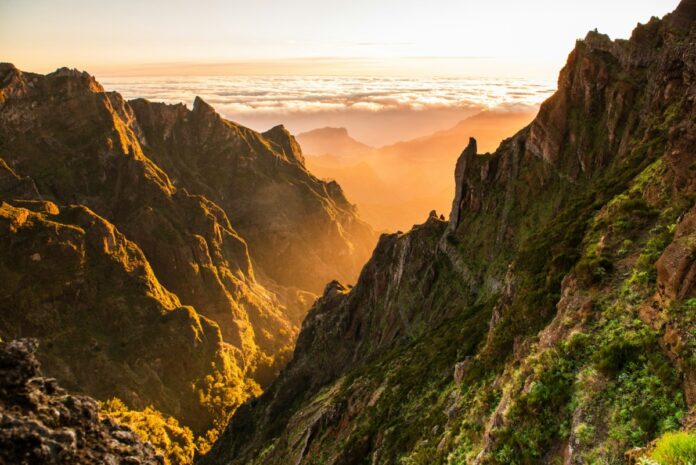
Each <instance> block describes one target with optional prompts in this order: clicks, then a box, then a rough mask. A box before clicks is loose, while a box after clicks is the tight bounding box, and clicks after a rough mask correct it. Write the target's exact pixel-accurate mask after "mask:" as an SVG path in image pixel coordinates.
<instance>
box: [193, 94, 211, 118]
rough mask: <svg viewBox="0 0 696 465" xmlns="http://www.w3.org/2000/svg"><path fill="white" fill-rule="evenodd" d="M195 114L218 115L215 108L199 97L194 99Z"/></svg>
mask: <svg viewBox="0 0 696 465" xmlns="http://www.w3.org/2000/svg"><path fill="white" fill-rule="evenodd" d="M193 112H194V113H197V114H202V115H217V112H216V111H215V108H213V107H212V106H211V105H210V104H209V103H208V102H206V101H205V100H203V99H202V98H200V97H199V96H197V95H196V98H195V99H193Z"/></svg>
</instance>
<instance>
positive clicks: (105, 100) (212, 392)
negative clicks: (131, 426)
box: [0, 64, 376, 435]
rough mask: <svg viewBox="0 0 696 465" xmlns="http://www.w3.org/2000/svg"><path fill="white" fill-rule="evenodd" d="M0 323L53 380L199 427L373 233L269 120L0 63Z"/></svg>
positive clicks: (267, 372) (280, 346)
mask: <svg viewBox="0 0 696 465" xmlns="http://www.w3.org/2000/svg"><path fill="white" fill-rule="evenodd" d="M0 200H1V201H2V203H1V206H0V236H2V241H1V242H0V282H2V283H3V284H2V288H1V289H0V336H1V337H2V338H3V339H6V340H7V339H14V338H18V337H32V338H37V339H38V340H39V341H40V346H39V347H40V348H39V350H38V352H37V356H38V358H39V359H40V360H41V362H42V364H43V369H44V371H45V372H46V373H47V374H48V375H49V376H53V377H56V378H58V380H59V381H60V382H61V384H63V385H64V386H65V387H66V388H68V389H72V390H75V391H78V392H82V393H86V394H89V395H91V396H94V397H96V398H97V399H100V400H107V399H111V398H117V399H119V400H121V401H123V402H124V403H125V405H127V406H128V407H129V408H132V409H136V410H142V409H144V408H146V407H148V406H150V405H151V406H154V407H155V408H156V409H158V410H159V411H161V412H162V413H164V414H166V415H169V416H172V417H174V418H176V419H178V420H179V421H180V422H182V424H183V425H186V426H187V427H190V428H191V429H192V430H193V431H194V432H195V433H196V434H201V435H202V434H204V433H205V431H207V430H210V429H211V428H213V427H214V426H215V425H216V424H217V425H218V426H220V425H221V424H222V423H221V422H224V419H225V418H226V416H227V415H228V414H229V412H231V411H232V410H234V408H235V407H236V406H237V405H239V404H241V403H242V402H243V401H244V400H245V399H246V398H247V397H249V396H250V395H254V394H258V393H259V392H260V389H261V386H265V385H267V384H268V383H269V382H270V381H271V380H272V379H273V378H274V377H275V376H276V375H277V373H278V371H279V370H280V368H281V367H282V366H283V365H284V363H285V362H286V361H287V359H288V357H289V356H290V354H291V351H292V346H293V343H294V339H295V337H296V335H297V331H298V328H299V324H300V322H301V320H302V318H303V316H304V313H305V312H306V311H307V309H308V308H309V305H310V304H311V302H312V300H313V298H314V295H315V293H317V292H319V291H321V289H322V288H323V284H324V282H325V281H329V280H331V279H335V278H340V279H346V280H348V281H351V280H354V279H355V277H356V276H357V273H358V271H359V269H360V266H361V265H362V263H363V262H364V261H365V260H366V259H367V258H368V257H369V254H370V251H371V248H372V247H373V245H374V242H375V241H376V237H375V235H374V232H373V231H372V229H371V228H370V226H368V225H367V224H366V223H365V222H364V221H362V220H361V219H360V217H359V216H358V214H357V212H356V210H355V208H354V207H353V206H352V205H351V204H350V203H349V202H348V201H347V200H346V198H345V196H344V195H343V193H342V191H341V188H340V186H338V185H337V184H336V183H326V182H323V181H320V180H318V179H317V178H316V177H314V176H313V175H312V174H311V173H309V172H308V171H307V169H306V168H305V166H304V162H303V156H302V153H301V151H300V148H299V146H298V144H297V143H296V141H295V140H294V138H293V137H292V136H291V135H290V134H289V133H288V132H287V131H285V130H284V129H283V128H282V127H276V128H273V129H271V130H270V131H268V132H266V133H264V134H259V133H256V132H254V131H251V130H249V129H247V128H244V127H241V126H238V125H236V124H234V123H232V122H229V121H226V120H225V119H223V118H221V117H220V116H219V115H218V114H217V113H216V112H215V111H214V110H213V108H212V107H210V106H209V105H207V104H206V103H205V102H204V101H202V100H201V99H196V100H195V101H194V104H193V108H192V109H188V108H186V107H185V106H184V105H164V104H159V103H151V102H148V101H145V100H136V101H132V102H127V101H125V100H123V99H122V98H121V96H120V95H119V94H118V93H115V92H105V91H104V89H103V88H102V87H101V85H100V84H99V83H98V82H97V81H96V80H95V79H94V78H93V77H92V76H90V75H89V74H87V73H84V72H79V71H76V70H70V69H66V68H63V69H59V70H58V71H56V72H54V73H51V74H47V75H39V74H34V73H27V72H23V71H20V70H18V69H17V68H15V67H14V66H13V65H10V64H2V65H0Z"/></svg>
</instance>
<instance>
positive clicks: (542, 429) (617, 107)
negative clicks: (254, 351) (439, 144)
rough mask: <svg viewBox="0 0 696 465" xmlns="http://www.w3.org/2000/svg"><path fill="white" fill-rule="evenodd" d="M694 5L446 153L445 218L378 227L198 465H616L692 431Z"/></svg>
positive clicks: (595, 40)
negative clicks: (363, 261)
mask: <svg viewBox="0 0 696 465" xmlns="http://www.w3.org/2000/svg"><path fill="white" fill-rule="evenodd" d="M695 23H696V2H694V1H692V0H685V1H683V2H682V3H681V5H680V6H679V7H678V9H677V10H676V11H675V12H673V13H672V14H670V15H668V16H666V17H665V18H663V19H662V20H659V19H656V18H653V19H651V20H650V22H648V23H647V24H645V25H639V26H638V27H637V28H636V30H635V31H634V33H633V35H632V37H631V39H630V40H617V41H611V40H609V38H608V37H606V36H603V35H601V34H598V33H596V32H593V33H590V34H588V36H587V37H586V38H585V39H584V40H582V41H578V43H577V45H576V48H575V50H574V51H573V52H572V53H571V54H570V56H569V58H568V63H567V65H566V66H565V68H564V69H563V70H562V71H561V74H560V77H559V83H558V91H557V92H556V94H555V95H554V96H552V97H551V98H550V99H549V100H548V101H547V102H545V103H544V104H543V105H542V107H541V109H540V112H539V115H538V116H537V117H536V119H535V120H534V121H533V122H532V123H531V125H530V126H528V127H527V128H525V129H523V130H522V131H520V132H519V133H518V134H517V135H515V136H514V137H512V138H511V139H508V140H506V141H505V142H503V143H502V144H501V146H500V147H499V148H498V150H496V152H494V153H492V154H478V153H477V151H476V143H475V141H474V140H472V141H471V142H470V144H469V146H468V147H467V149H466V150H464V152H463V153H462V155H461V157H460V159H459V160H458V162H457V166H456V170H455V182H456V191H455V199H454V202H453V207H452V213H451V215H450V219H449V222H445V221H443V220H440V219H438V218H436V217H435V216H431V217H430V218H429V219H428V220H427V221H426V222H425V223H424V224H423V225H421V226H418V227H416V228H414V229H413V230H411V231H410V232H408V233H406V234H396V235H387V236H383V237H382V238H381V239H380V242H379V244H378V246H377V248H376V250H375V252H374V254H373V256H372V259H371V260H370V262H369V263H368V264H367V265H366V266H365V268H364V269H363V272H362V274H361V276H360V278H359V280H358V283H357V284H356V285H355V287H353V288H346V287H344V286H342V285H340V284H338V283H332V284H330V285H329V286H328V287H327V288H326V290H325V293H324V295H323V296H322V297H321V298H320V299H319V300H318V301H317V302H316V304H315V306H314V307H313V309H312V310H311V311H310V313H309V315H308V316H307V319H306V320H305V322H304V323H303V327H302V331H301V333H300V336H299V338H298V343H297V347H296V349H295V354H294V358H293V360H292V361H291V363H290V364H289V365H288V366H287V367H286V369H285V370H284V371H283V372H282V374H281V376H280V377H279V379H278V380H276V381H275V382H274V383H273V385H272V386H271V387H270V388H269V389H268V390H267V391H266V392H265V393H264V395H263V396H261V397H260V398H259V399H257V400H254V401H251V402H250V403H248V404H246V405H245V406H243V407H241V408H240V409H239V410H238V411H237V413H236V414H235V416H234V417H233V419H232V420H231V422H230V424H229V425H228V428H227V430H226V431H225V433H224V434H223V435H222V436H221V437H220V439H219V440H218V442H217V443H216V444H215V446H214V447H213V449H212V450H211V452H210V453H209V454H208V455H207V456H206V457H204V459H203V461H202V462H203V463H205V464H219V463H235V464H236V463H239V464H242V463H244V464H252V463H254V464H256V463H258V464H261V463H263V464H285V463H295V464H310V463H322V464H326V463H330V464H344V465H345V464H361V463H371V464H392V463H408V464H434V463H476V464H484V463H495V464H511V463H517V464H537V463H565V464H571V463H589V462H592V461H600V462H603V463H619V462H621V461H623V454H624V452H625V451H626V450H628V449H630V448H632V447H636V446H643V445H645V444H647V443H648V442H649V441H650V440H651V439H653V438H654V437H656V436H657V435H659V434H661V433H662V432H664V431H669V430H674V429H679V428H680V427H684V426H688V425H689V424H691V423H692V421H693V420H692V417H693V408H694V402H696V398H695V397H694V382H695V380H694V375H693V373H694V372H695V370H694V353H695V351H694V349H695V346H694V341H693V334H692V333H693V331H694V328H696V326H695V324H696V319H695V316H694V311H695V310H694V309H695V307H694V300H693V298H694V296H695V295H696V288H695V287H694V280H693V279H692V274H693V269H694V263H696V255H695V254H694V247H693V245H694V243H695V241H696V229H695V228H694V225H693V221H692V216H693V215H694V214H695V213H694V211H695V210H694V199H695V198H696V183H695V182H694V179H696V176H695V173H694V168H695V161H696V155H695V154H696V129H695V128H696V125H694V121H696V119H695V118H696V108H695V106H694V105H695V103H696V47H695V45H694V44H695V43H696V28H695V27H694V24H695Z"/></svg>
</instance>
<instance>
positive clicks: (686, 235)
mask: <svg viewBox="0 0 696 465" xmlns="http://www.w3.org/2000/svg"><path fill="white" fill-rule="evenodd" d="M655 265H656V267H657V285H658V287H659V289H660V291H661V293H662V294H663V295H664V296H665V297H667V298H668V299H679V300H683V299H691V298H694V297H696V210H691V211H690V212H688V213H687V214H686V216H684V218H683V219H682V221H681V222H679V224H678V225H677V229H676V232H675V235H674V240H673V241H672V243H671V244H670V245H669V246H668V247H667V248H666V249H665V251H664V253H663V254H662V255H661V256H660V259H659V260H658V261H657V263H656V264H655Z"/></svg>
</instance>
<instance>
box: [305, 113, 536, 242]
mask: <svg viewBox="0 0 696 465" xmlns="http://www.w3.org/2000/svg"><path fill="white" fill-rule="evenodd" d="M534 111H535V110H533V109H529V108H526V109H518V110H510V111H502V110H495V111H484V112H481V113H478V114H476V115H474V116H472V117H469V118H467V119H465V120H463V121H461V122H460V123H458V124H457V125H455V126H453V127H452V128H449V129H447V130H443V131H438V132H435V133H433V134H431V135H429V136H424V137H419V138H416V139H412V140H408V141H404V142H399V143H397V144H392V145H387V146H384V147H378V148H375V147H370V146H367V145H365V144H363V143H361V142H359V141H357V140H355V139H353V138H352V137H351V136H350V135H349V134H348V131H347V130H346V129H345V128H322V129H317V130H314V131H310V132H306V133H302V134H299V135H298V136H297V140H298V141H299V143H300V145H302V147H303V149H304V151H305V153H306V154H307V155H306V157H305V158H306V163H307V166H308V168H309V169H310V170H311V171H312V172H313V173H315V174H316V175H317V176H320V177H322V178H325V179H335V180H336V181H338V182H339V183H340V185H341V186H342V187H343V188H344V189H345V191H346V194H347V195H348V197H349V198H350V199H351V200H353V201H354V202H355V203H356V205H357V207H358V209H359V210H360V213H361V215H362V216H363V217H364V218H365V219H366V221H368V222H369V223H370V224H371V225H372V226H374V227H375V228H376V229H378V230H381V231H388V232H393V231H397V230H403V231H406V230H408V229H410V228H411V226H412V225H414V224H416V223H418V222H420V221H422V218H423V217H424V216H425V215H427V214H428V212H430V211H431V210H436V211H438V212H441V213H446V211H447V210H448V209H449V205H450V204H451V202H452V196H453V194H454V185H453V182H452V166H454V163H455V162H456V160H457V155H458V154H459V152H460V151H461V148H462V146H463V145H465V144H466V141H467V140H468V139H469V137H471V136H473V135H476V137H477V140H478V142H479V144H480V146H481V147H482V149H485V150H493V149H494V148H495V147H497V145H498V144H499V143H500V142H501V141H502V140H503V139H505V138H506V137H509V136H510V135H511V134H514V133H515V132H517V131H518V130H519V129H521V128H522V127H524V126H525V125H527V124H528V123H529V122H530V121H531V120H532V119H533V118H534V115H535V113H534Z"/></svg>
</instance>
